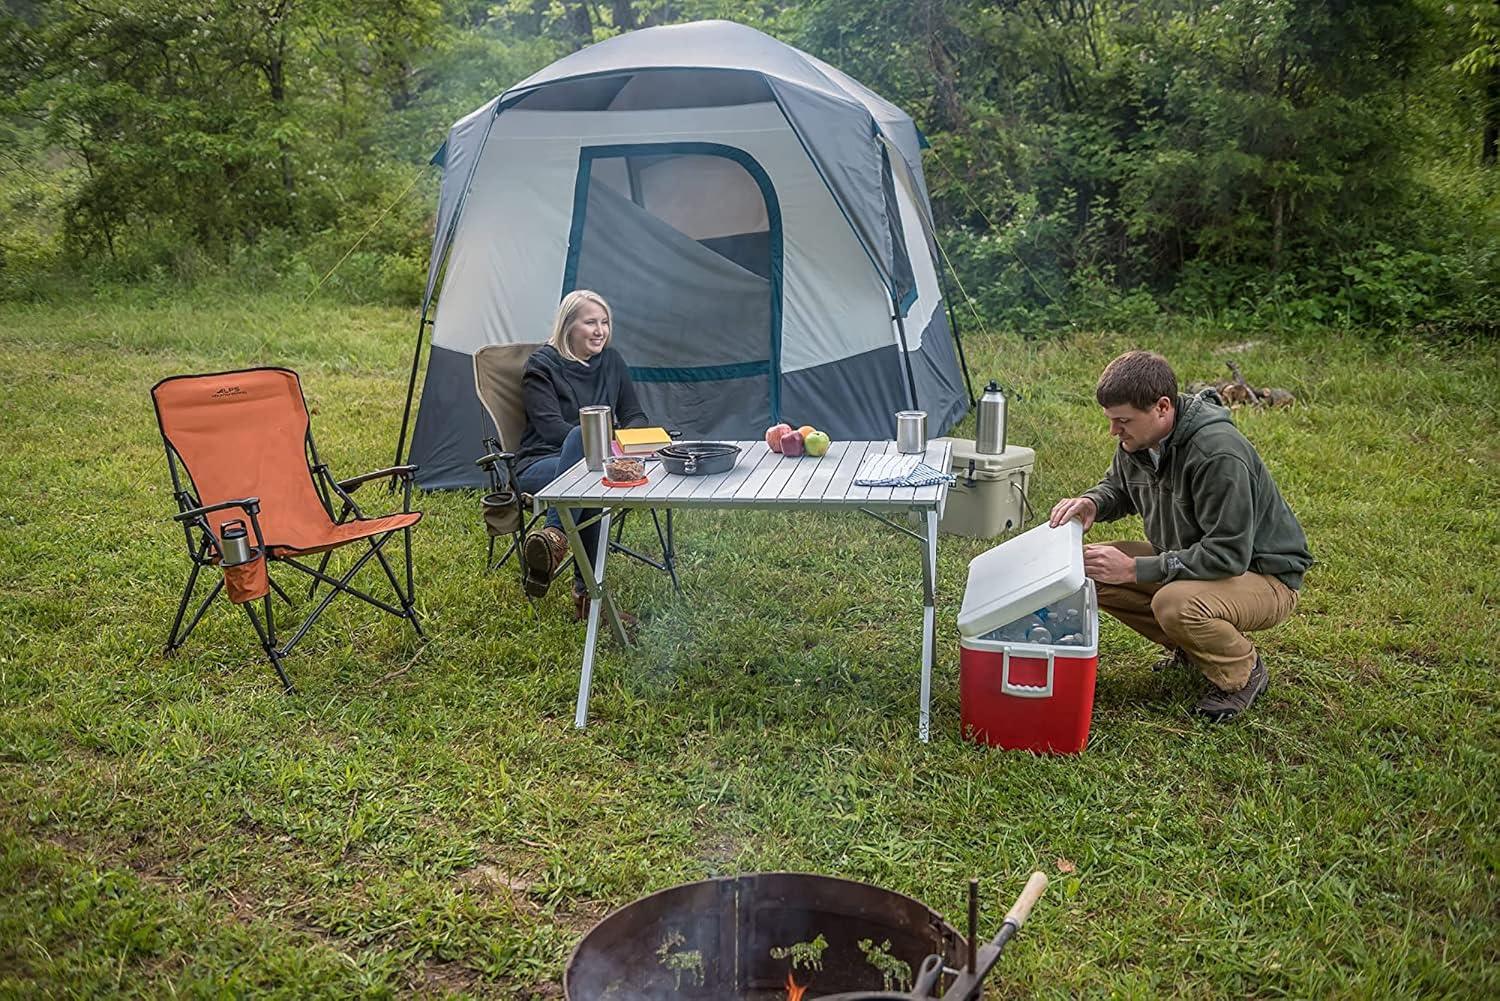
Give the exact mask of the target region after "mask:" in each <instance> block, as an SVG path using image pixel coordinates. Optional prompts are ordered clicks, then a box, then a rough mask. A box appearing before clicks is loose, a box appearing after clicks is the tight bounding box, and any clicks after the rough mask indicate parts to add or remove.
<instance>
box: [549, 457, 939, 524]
mask: <svg viewBox="0 0 1500 1001" xmlns="http://www.w3.org/2000/svg"><path fill="white" fill-rule="evenodd" d="M734 444H736V445H738V446H739V447H740V449H741V452H740V458H739V462H738V463H736V464H735V467H734V468H733V469H731V470H729V471H728V472H725V473H715V474H712V475H709V476H677V475H674V474H672V473H669V472H667V471H666V470H665V469H664V468H663V467H662V465H661V463H660V462H657V461H654V460H648V461H647V463H646V477H647V480H648V482H646V483H644V484H642V485H640V486H637V487H608V486H605V485H604V483H603V474H602V473H599V472H591V471H590V470H589V469H588V468H587V467H586V466H585V465H584V463H582V462H579V463H577V464H576V465H574V466H572V467H571V468H569V469H568V470H566V471H565V472H563V473H562V474H561V475H559V476H558V477H557V478H556V479H554V480H553V481H552V482H551V483H549V484H547V485H546V486H545V487H544V488H542V490H541V491H539V492H538V493H537V494H536V508H537V510H541V509H542V508H545V507H547V506H548V505H551V504H564V505H568V506H577V505H578V502H580V501H592V502H595V503H597V505H598V506H600V507H611V508H620V507H655V508H662V507H714V508H720V507H746V508H755V507H764V508H775V507H783V508H784V507H852V508H869V509H875V510H881V509H886V510H906V509H911V508H933V507H939V506H941V505H942V502H943V500H944V498H945V497H946V495H947V490H948V487H947V485H946V484H942V483H939V484H935V485H933V486H927V487H862V486H856V485H855V483H854V477H855V473H856V472H857V471H858V469H859V466H860V463H861V462H862V461H864V458H865V456H867V455H881V454H885V453H888V452H894V451H895V450H896V443H895V442H894V441H836V442H834V443H833V445H832V446H830V447H829V449H828V454H827V455H823V456H820V457H817V458H814V457H813V456H808V455H803V456H795V457H794V456H786V455H780V454H778V453H776V452H773V451H771V450H770V448H769V447H767V445H766V443H765V442H764V441H739V442H735V443H734ZM950 448H951V445H950V443H949V442H946V441H934V442H931V443H929V444H928V446H927V453H926V455H924V456H923V460H922V461H923V462H925V463H926V464H927V465H929V466H931V467H932V468H933V469H939V470H944V471H946V470H947V469H948V459H949V451H950ZM584 506H593V505H584Z"/></svg>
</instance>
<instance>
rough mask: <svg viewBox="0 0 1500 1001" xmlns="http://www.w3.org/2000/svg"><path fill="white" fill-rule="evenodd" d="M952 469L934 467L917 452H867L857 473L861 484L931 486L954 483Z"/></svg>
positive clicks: (856, 476)
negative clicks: (902, 453) (885, 453)
mask: <svg viewBox="0 0 1500 1001" xmlns="http://www.w3.org/2000/svg"><path fill="white" fill-rule="evenodd" d="M953 480H954V477H953V474H952V473H945V472H942V471H941V470H937V469H933V468H932V467H931V466H929V465H927V463H925V462H923V461H922V459H921V457H920V456H916V455H900V454H895V455H889V454H888V455H867V456H865V458H864V461H863V462H861V463H860V464H859V469H858V471H856V472H855V474H854V485H855V486H860V487H930V486H933V485H934V484H938V483H952V482H953Z"/></svg>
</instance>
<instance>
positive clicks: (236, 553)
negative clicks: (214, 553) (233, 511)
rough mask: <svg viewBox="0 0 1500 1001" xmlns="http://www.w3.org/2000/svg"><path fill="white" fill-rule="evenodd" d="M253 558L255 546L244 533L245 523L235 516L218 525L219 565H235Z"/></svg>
mask: <svg viewBox="0 0 1500 1001" xmlns="http://www.w3.org/2000/svg"><path fill="white" fill-rule="evenodd" d="M253 559H255V547H254V546H252V545H250V537H249V535H247V534H246V533H245V523H244V521H243V520H241V519H239V518H236V519H234V520H233V521H226V522H224V524H223V525H221V526H220V527H219V563H220V565H221V566H226V567H237V566H239V565H240V564H241V563H249V562H250V561H251V560H253Z"/></svg>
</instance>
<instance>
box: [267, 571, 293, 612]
mask: <svg viewBox="0 0 1500 1001" xmlns="http://www.w3.org/2000/svg"><path fill="white" fill-rule="evenodd" d="M266 583H268V584H270V585H271V590H273V591H275V592H276V593H277V594H278V595H280V596H281V600H282V601H284V602H286V607H288V608H291V607H292V605H293V602H292V599H291V596H290V595H288V594H287V593H286V591H284V590H282V588H281V585H280V584H278V583H276V582H275V581H274V580H272V579H271V577H270V575H269V574H268V575H267V576H266Z"/></svg>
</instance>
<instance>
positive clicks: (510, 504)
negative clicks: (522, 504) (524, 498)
mask: <svg viewBox="0 0 1500 1001" xmlns="http://www.w3.org/2000/svg"><path fill="white" fill-rule="evenodd" d="M480 503H481V504H483V506H484V525H485V528H486V530H487V531H488V532H489V533H490V534H491V535H497V536H498V535H513V534H514V533H516V532H519V531H520V530H521V511H520V509H519V508H518V507H517V505H516V495H515V494H514V493H513V492H512V491H509V490H495V491H491V492H490V493H487V494H485V495H484V498H483V500H482V501H481V502H480Z"/></svg>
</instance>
